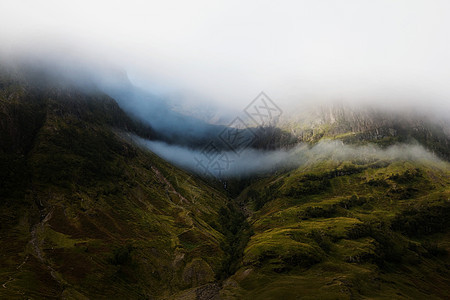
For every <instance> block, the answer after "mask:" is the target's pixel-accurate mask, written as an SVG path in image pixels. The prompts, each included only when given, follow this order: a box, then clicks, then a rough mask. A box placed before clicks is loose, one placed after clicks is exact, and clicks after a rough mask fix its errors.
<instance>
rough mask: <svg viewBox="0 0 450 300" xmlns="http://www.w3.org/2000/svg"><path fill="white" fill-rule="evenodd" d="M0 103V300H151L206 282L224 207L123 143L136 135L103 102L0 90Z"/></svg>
mask: <svg viewBox="0 0 450 300" xmlns="http://www.w3.org/2000/svg"><path fill="white" fill-rule="evenodd" d="M0 96H1V97H0V108H1V109H0V113H1V118H0V121H1V127H0V129H1V130H0V133H1V134H2V145H1V146H2V147H1V149H0V150H1V151H0V168H1V174H2V175H1V185H0V200H1V201H0V224H1V225H0V226H1V227H0V237H1V238H0V249H1V253H0V255H1V260H0V284H1V285H3V286H0V298H8V299H14V298H23V297H26V298H29V297H31V298H53V297H60V296H67V297H69V298H70V297H75V298H83V297H84V296H89V297H91V298H96V299H98V298H117V299H123V298H130V297H131V298H140V297H150V298H154V297H156V298H159V297H168V296H169V295H171V294H173V293H176V292H178V291H179V290H182V289H187V288H190V287H194V286H199V285H202V284H204V283H207V282H211V281H214V280H215V276H216V274H217V273H218V272H220V270H221V268H222V261H223V260H224V259H225V254H224V252H223V251H222V249H221V248H220V244H221V242H222V241H223V240H224V236H223V234H222V233H220V232H219V230H222V231H223V228H221V226H220V225H218V224H217V219H218V211H219V210H220V208H222V207H225V209H226V206H225V204H226V202H227V199H226V197H225V196H223V195H222V194H221V193H220V192H219V191H218V190H216V189H214V188H211V187H210V186H209V185H207V184H206V183H205V182H203V181H202V180H200V179H198V178H195V177H192V176H190V175H189V174H187V173H185V172H183V171H181V170H179V169H177V168H175V167H173V166H171V165H169V164H168V163H166V162H164V161H163V160H161V159H159V158H158V157H156V156H155V155H153V154H151V153H148V152H146V151H143V150H141V149H138V148H136V147H135V146H133V145H132V144H131V143H129V141H127V139H126V138H124V136H123V134H120V132H122V130H127V129H130V128H132V127H133V126H135V125H136V124H134V123H130V122H131V121H130V120H129V119H128V118H127V117H126V116H125V115H124V114H123V112H121V110H120V109H119V108H118V106H117V104H116V103H115V102H114V101H113V100H111V99H109V98H107V97H104V96H101V95H96V96H92V97H91V96H86V95H82V94H79V93H77V92H76V91H73V90H70V89H64V88H63V89H56V90H53V91H51V92H42V91H35V90H33V89H30V88H24V87H23V86H22V85H16V84H14V83H11V82H6V83H5V81H2V92H1V95H0ZM113 127H114V128H116V129H112V128H113ZM213 226H214V227H215V228H213ZM224 232H225V231H224Z"/></svg>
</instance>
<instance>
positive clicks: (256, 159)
mask: <svg viewBox="0 0 450 300" xmlns="http://www.w3.org/2000/svg"><path fill="white" fill-rule="evenodd" d="M133 140H134V141H135V142H136V143H137V144H138V145H140V146H142V147H145V148H146V149H149V150H151V151H152V152H154V153H155V154H157V155H158V156H160V157H162V158H164V159H166V160H167V161H169V162H171V163H173V164H175V165H177V166H179V167H181V168H184V169H186V170H189V171H193V172H195V173H197V174H200V175H204V174H205V169H204V167H202V165H201V164H199V160H201V159H202V158H203V157H204V155H205V154H204V153H202V151H201V150H194V149H189V148H186V147H181V146H176V145H169V144H166V143H164V142H155V141H149V140H145V139H142V138H139V137H135V136H134V137H133ZM220 154H224V155H225V156H227V157H228V158H229V164H228V165H226V164H222V167H223V168H222V169H221V170H218V169H217V168H215V167H214V165H211V166H210V167H209V168H208V170H207V171H208V172H209V173H210V174H209V175H212V176H216V177H220V178H232V177H245V176H251V175H255V174H265V173H268V172H274V171H277V170H279V169H286V168H295V167H300V166H304V165H308V164H314V163H317V162H320V161H327V160H330V161H337V162H339V161H349V160H350V161H359V162H367V163H369V162H373V161H374V160H382V161H395V160H407V161H417V162H420V161H422V162H425V161H426V162H435V163H439V164H442V165H445V164H447V163H446V162H443V161H441V160H440V159H439V158H438V157H436V156H435V155H434V154H433V153H431V152H429V151H427V150H426V149H425V148H424V147H422V146H421V145H419V144H397V145H393V146H390V147H388V148H385V149H382V148H380V147H378V146H376V145H373V144H368V145H364V146H354V145H346V144H344V143H342V142H341V141H338V140H322V141H320V142H319V143H317V144H315V145H313V146H311V145H308V144H299V145H297V146H295V147H293V148H291V149H286V150H270V151H262V150H255V149H246V150H244V151H242V152H241V153H240V154H239V155H237V154H236V153H234V152H232V151H224V152H221V153H220Z"/></svg>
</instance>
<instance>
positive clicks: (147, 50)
mask: <svg viewBox="0 0 450 300" xmlns="http://www.w3.org/2000/svg"><path fill="white" fill-rule="evenodd" d="M0 28H1V29H0V60H1V62H2V63H3V62H7V63H17V62H20V63H22V64H27V65H28V66H32V68H35V69H39V70H44V73H45V74H47V75H46V76H48V75H49V74H50V77H49V78H57V79H58V80H63V81H65V82H68V83H70V84H71V85H75V86H77V87H78V88H82V89H85V90H101V91H103V92H105V93H107V94H108V95H110V96H111V97H113V98H114V99H116V101H117V102H118V104H119V105H120V106H121V107H122V108H123V109H124V110H125V111H126V112H127V113H129V114H130V115H132V116H134V117H136V118H137V119H139V120H141V121H143V122H145V123H147V124H149V125H151V127H152V128H153V129H155V131H156V132H158V133H159V134H161V135H162V136H163V138H162V139H160V140H159V141H144V140H139V139H138V138H136V139H135V140H136V141H137V142H138V143H139V144H141V145H144V146H145V147H146V148H148V149H151V150H152V151H154V152H155V153H156V154H158V155H160V156H161V157H163V158H165V159H167V160H170V161H172V162H174V163H175V164H177V165H179V166H181V167H184V168H187V169H190V170H194V171H197V172H199V169H198V161H197V160H196V158H198V156H199V155H200V156H201V155H202V152H201V149H202V147H204V146H205V144H207V143H208V142H209V141H210V140H214V141H215V142H216V144H217V143H220V139H218V136H219V135H220V133H221V132H222V131H223V130H224V129H226V127H225V126H227V125H228V124H229V122H230V121H231V120H233V119H234V118H235V117H242V116H243V115H244V113H243V109H244V108H245V107H247V105H248V104H249V103H250V102H251V101H252V100H253V99H254V98H255V96H257V95H258V94H259V93H260V92H261V91H265V92H266V93H267V94H268V95H269V96H270V98H271V99H272V100H273V101H274V103H276V105H278V106H279V107H280V108H281V110H280V112H281V111H282V112H283V115H282V118H285V119H288V120H287V121H286V120H285V121H286V123H285V124H287V123H289V121H290V120H289V118H292V120H298V119H299V118H303V117H305V118H307V117H311V116H312V115H313V114H311V113H310V108H311V107H321V106H322V107H323V106H324V107H330V106H331V105H334V103H345V104H346V105H349V106H352V107H355V106H356V107H366V106H370V107H375V108H377V109H382V110H387V111H395V112H396V113H398V112H400V113H402V114H404V115H408V114H407V112H408V111H410V110H413V111H419V112H420V113H423V114H425V115H427V116H428V117H432V118H436V117H437V118H438V119H445V120H446V121H445V122H447V123H446V124H447V125H448V122H449V121H450V100H449V99H450V85H449V84H448V78H450V40H449V39H450V38H449V35H448V28H450V2H448V1H444V0H443V1H437V0H436V1H412V0H409V1H407V0H397V1H390V0H381V1H367V0H347V1H331V0H318V1H277V2H275V1H256V0H255V1H254V0H252V1H245V2H243V1H234V0H232V1H189V2H185V1H127V2H119V1H50V0H45V1H36V2H34V1H10V0H4V1H1V3H0ZM313 121H314V120H313ZM313 123H314V122H313ZM256 125H258V124H256ZM248 126H255V124H254V123H253V124H251V123H249V124H248ZM447 130H448V128H447ZM448 132H450V131H448ZM247 133H248V134H250V133H249V132H247ZM219 146H220V144H219ZM222 146H223V147H222ZM222 146H221V147H220V148H221V152H220V153H221V155H225V156H230V157H232V161H233V163H229V166H228V167H227V168H226V170H221V171H220V173H221V174H217V172H216V171H213V172H212V173H213V174H212V175H213V176H217V175H221V176H225V177H227V176H235V175H237V174H240V175H250V174H255V173H258V172H267V171H271V170H274V169H276V168H278V167H286V166H295V165H301V164H303V163H305V161H306V160H307V159H309V160H314V159H316V158H321V157H322V158H324V159H325V158H332V159H337V160H345V159H353V158H355V157H357V156H364V155H370V156H374V157H376V158H378V159H380V158H382V157H383V158H384V159H389V158H391V157H392V158H394V157H397V158H401V159H419V158H426V159H429V160H432V159H435V158H434V156H432V154H430V153H428V152H426V151H425V150H424V149H423V148H422V147H421V146H419V145H409V146H406V145H397V146H393V147H391V148H388V149H385V150H381V149H378V148H376V147H374V146H364V147H357V148H356V147H352V146H348V145H347V146H344V145H343V144H340V143H339V142H330V141H328V142H320V143H318V144H317V145H315V146H313V147H312V148H311V147H310V146H307V145H299V146H296V147H294V148H290V149H289V150H275V151H262V150H259V151H257V150H255V149H251V148H249V149H246V150H245V151H243V152H242V153H240V155H238V156H236V154H235V153H234V152H233V151H224V149H226V147H225V146H224V145H222ZM347 156H348V157H347ZM215 172H216V173H215ZM222 173H223V174H222Z"/></svg>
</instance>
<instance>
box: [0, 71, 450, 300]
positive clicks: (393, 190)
mask: <svg viewBox="0 0 450 300" xmlns="http://www.w3.org/2000/svg"><path fill="white" fill-rule="evenodd" d="M0 74H1V75H0V141H1V143H0V183H1V184H0V224H1V225H0V257H1V260H0V284H1V285H2V286H1V287H0V298H5V299H23V298H31V299H48V298H66V299H87V298H92V299H124V298H127V299H298V298H304V299H362V298H380V299H382V298H386V299H387V298H389V299H392V298H400V299H401V298H407V299H411V298H412V299H446V298H448V295H449V294H450V280H449V278H450V258H449V256H448V253H449V251H450V200H449V199H450V165H449V162H448V141H449V139H448V128H449V127H448V126H447V124H446V123H445V122H444V123H442V122H441V121H437V122H435V121H430V120H429V119H426V118H425V117H422V116H419V115H405V114H394V113H386V112H379V111H367V110H352V109H350V108H347V107H339V106H338V107H328V108H322V109H320V108H319V109H317V110H315V111H314V112H311V113H310V112H308V113H306V114H304V115H301V114H298V115H295V116H294V117H292V118H287V119H285V120H284V121H283V122H281V123H280V124H279V127H270V128H259V129H258V130H261V132H262V134H260V135H258V137H257V139H256V140H255V144H254V145H253V148H254V149H266V150H267V149H277V150H280V149H281V148H283V149H284V148H289V149H292V148H295V147H298V146H299V143H306V145H304V146H303V148H302V151H301V152H298V153H297V154H295V155H296V156H295V155H294V156H291V157H290V159H292V160H295V159H298V160H299V161H302V163H298V164H292V165H288V166H284V167H283V168H278V169H276V170H273V171H271V172H265V173H258V174H255V175H253V176H246V177H242V178H240V177H238V176H236V177H235V178H228V179H226V180H224V179H221V180H215V179H212V178H201V177H199V176H197V175H195V174H192V173H189V172H187V171H185V170H182V169H180V168H177V167H175V166H174V165H172V164H171V163H170V162H168V161H165V160H163V159H161V158H160V157H158V156H156V155H155V154H154V153H152V152H150V151H149V150H147V149H145V148H143V147H141V146H140V145H137V144H136V143H135V142H134V141H135V136H138V137H140V138H142V139H146V140H152V141H157V140H158V141H167V139H168V136H169V135H168V134H167V132H164V130H163V128H158V127H155V126H152V117H153V116H155V115H157V113H156V112H155V111H152V109H153V106H151V105H150V106H149V107H142V115H140V116H139V115H136V114H135V113H133V111H135V110H134V109H133V110H132V109H131V108H132V107H133V108H134V107H135V106H138V104H139V103H140V100H139V101H137V100H136V98H134V100H133V98H128V97H127V94H123V95H122V96H121V98H120V99H119V96H117V95H116V96H115V97H117V98H118V99H115V97H111V96H114V95H113V93H110V95H107V94H105V90H104V89H101V88H99V87H98V86H97V85H96V84H90V83H89V80H86V81H87V82H88V84H83V86H80V85H79V84H78V85H77V84H72V83H71V82H70V81H66V80H60V78H58V77H55V76H48V74H45V73H40V72H35V73H33V74H31V75H32V76H31V75H30V74H29V73H25V74H24V73H23V71H20V70H19V71H15V70H13V71H11V70H9V71H5V72H2V73H0ZM119 77H120V76H119ZM122 88H123V87H122ZM122 88H121V90H123V89H122ZM128 95H129V94H128ZM141 96H142V95H141V94H139V97H141ZM127 100H129V101H130V103H127ZM133 101H135V102H133ZM127 105H129V106H128V107H129V109H127ZM171 114H172V113H171ZM174 115H176V114H174ZM174 115H171V117H170V118H169V119H168V120H174V119H172V117H173V116H174ZM163 116H164V114H162V115H160V116H159V117H160V118H161V117H163ZM177 116H178V115H177ZM176 118H178V117H176ZM183 118H188V116H183ZM180 122H181V123H180V124H184V123H183V122H184V121H180ZM195 122H197V121H189V122H188V125H189V124H190V125H192V124H194V123H195ZM198 122H200V121H198ZM169 123H170V122H169ZM153 124H156V123H155V122H153ZM195 124H196V123H195ZM190 125H189V126H190ZM189 126H187V127H186V128H184V129H188V128H189ZM192 126H194V125H192ZM202 126H203V125H202ZM209 128H213V127H209ZM214 128H217V127H214ZM221 128H222V129H223V128H224V127H221ZM182 130H183V127H182V126H181V125H180V126H179V128H177V132H178V133H177V134H182ZM214 130H216V129H214ZM214 134H215V133H214ZM199 137H200V139H195V138H194V140H193V141H192V145H190V143H191V142H190V137H189V136H185V139H184V140H183V142H180V141H177V139H174V140H172V141H171V142H172V143H177V142H178V143H179V144H184V145H187V146H191V147H199V146H202V145H203V143H204V141H206V140H207V139H208V138H209V137H210V135H209V134H206V135H199ZM335 142H342V143H335ZM337 145H338V146H337ZM374 145H375V146H374ZM255 151H256V150H255ZM433 153H434V154H433ZM260 163H261V164H264V163H265V162H264V161H261V162H260Z"/></svg>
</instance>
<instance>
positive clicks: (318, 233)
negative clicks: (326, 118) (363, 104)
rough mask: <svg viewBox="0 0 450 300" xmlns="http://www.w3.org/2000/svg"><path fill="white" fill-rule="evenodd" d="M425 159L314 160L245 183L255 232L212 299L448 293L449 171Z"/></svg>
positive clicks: (440, 295)
mask: <svg viewBox="0 0 450 300" xmlns="http://www.w3.org/2000/svg"><path fill="white" fill-rule="evenodd" d="M449 170H450V169H449V166H448V164H447V163H435V162H408V161H397V162H371V163H369V162H361V161H354V162H341V163H337V162H322V163H320V164H315V165H310V166H305V167H302V168H300V169H297V170H294V171H291V172H288V173H285V174H283V175H279V176H272V177H269V178H266V179H262V180H260V181H258V182H256V183H254V184H253V185H252V186H250V187H248V188H247V189H246V190H244V192H243V193H242V194H241V196H240V201H242V203H243V204H244V205H245V206H246V207H247V209H248V210H249V211H253V213H252V215H251V216H250V217H249V222H250V223H251V225H252V228H253V230H254V232H255V235H254V236H252V237H251V239H250V242H249V243H248V244H247V246H246V248H245V250H244V256H243V259H242V263H241V267H240V269H239V270H238V271H237V272H236V273H235V275H234V276H232V277H231V278H230V279H229V280H228V281H226V282H225V283H224V288H223V290H222V295H223V296H224V297H229V298H233V297H236V298H244V299H281V298H283V299H296V298H299V297H302V299H303V298H304V299H350V298H352V299H359V298H385V299H392V298H415V299H425V298H427V299H433V298H442V299H444V298H448V296H449V294H450V280H449V278H450V268H449V262H450V260H449V258H448V256H447V255H446V254H445V253H446V252H448V251H449V250H450V231H449V229H450V203H449V198H450V189H449V183H450V171H449Z"/></svg>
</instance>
